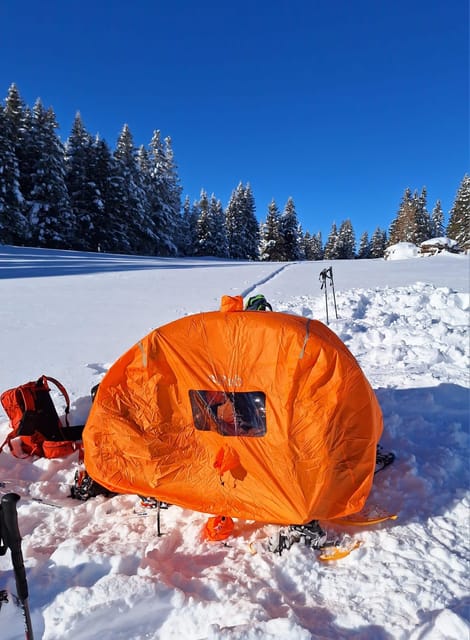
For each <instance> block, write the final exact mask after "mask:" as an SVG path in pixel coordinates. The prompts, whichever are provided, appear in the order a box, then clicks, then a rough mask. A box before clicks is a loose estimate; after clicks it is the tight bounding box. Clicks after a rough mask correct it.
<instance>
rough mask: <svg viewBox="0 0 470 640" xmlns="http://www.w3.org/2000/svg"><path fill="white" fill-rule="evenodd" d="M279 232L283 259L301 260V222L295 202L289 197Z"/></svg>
mask: <svg viewBox="0 0 470 640" xmlns="http://www.w3.org/2000/svg"><path fill="white" fill-rule="evenodd" d="M279 232H280V235H281V238H282V250H283V255H282V259H283V260H286V261H288V262H290V261H293V260H299V259H300V252H299V222H298V220H297V213H296V211H295V205H294V200H293V199H292V198H291V197H289V198H288V200H287V202H286V206H285V207H284V211H283V212H282V214H281V217H280V221H279Z"/></svg>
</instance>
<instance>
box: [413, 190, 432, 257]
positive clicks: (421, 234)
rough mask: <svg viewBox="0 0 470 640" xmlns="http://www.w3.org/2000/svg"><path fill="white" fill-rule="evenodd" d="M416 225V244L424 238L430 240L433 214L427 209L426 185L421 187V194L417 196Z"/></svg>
mask: <svg viewBox="0 0 470 640" xmlns="http://www.w3.org/2000/svg"><path fill="white" fill-rule="evenodd" d="M416 226H417V234H416V239H415V241H414V242H415V244H417V245H420V244H421V243H422V242H424V240H429V238H430V237H431V236H432V223H431V216H430V215H429V212H428V210H427V190H426V187H423V188H422V189H421V194H420V195H419V196H418V197H417V202H416Z"/></svg>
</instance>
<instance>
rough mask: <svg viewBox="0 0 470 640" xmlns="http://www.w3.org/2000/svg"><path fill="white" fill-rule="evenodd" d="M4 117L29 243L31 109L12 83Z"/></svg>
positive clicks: (32, 149)
mask: <svg viewBox="0 0 470 640" xmlns="http://www.w3.org/2000/svg"><path fill="white" fill-rule="evenodd" d="M5 117H6V126H8V127H9V134H10V136H11V142H12V143H13V152H14V154H15V157H16V161H17V164H18V170H19V189H20V192H21V196H22V213H23V216H24V219H25V224H26V228H25V236H24V242H25V243H26V244H30V242H31V236H32V234H31V228H30V222H29V205H28V201H29V199H30V194H31V190H32V188H33V183H32V175H33V171H34V166H33V165H34V158H35V153H34V147H33V145H32V140H31V127H32V113H31V109H30V108H29V107H27V106H26V105H25V103H24V102H23V100H22V98H21V96H20V93H19V91H18V88H17V87H16V85H15V84H12V85H11V86H10V88H9V90H8V95H7V97H6V100H5Z"/></svg>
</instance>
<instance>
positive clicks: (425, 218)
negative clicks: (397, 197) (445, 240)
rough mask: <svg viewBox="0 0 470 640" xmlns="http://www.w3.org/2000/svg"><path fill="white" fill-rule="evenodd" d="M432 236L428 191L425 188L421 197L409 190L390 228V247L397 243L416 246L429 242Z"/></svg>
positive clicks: (406, 191)
mask: <svg viewBox="0 0 470 640" xmlns="http://www.w3.org/2000/svg"><path fill="white" fill-rule="evenodd" d="M430 234H431V219H430V216H429V213H428V211H427V209H426V189H425V188H424V187H423V189H422V191H421V195H418V192H417V191H415V192H414V193H413V194H411V190H410V189H409V188H407V189H405V193H404V195H403V198H402V200H401V203H400V207H399V209H398V213H397V216H396V218H395V219H394V220H393V221H392V223H391V225H390V228H389V243H390V245H393V244H396V243H397V242H413V243H414V244H416V245H419V244H421V242H423V240H427V239H428V238H429V236H430Z"/></svg>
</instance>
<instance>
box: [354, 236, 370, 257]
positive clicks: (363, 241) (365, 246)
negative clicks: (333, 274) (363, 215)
mask: <svg viewBox="0 0 470 640" xmlns="http://www.w3.org/2000/svg"><path fill="white" fill-rule="evenodd" d="M357 257H358V258H359V259H360V260H363V259H365V258H370V242H369V234H368V232H367V231H364V233H363V234H362V235H361V237H360V240H359V249H358V250H357Z"/></svg>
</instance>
